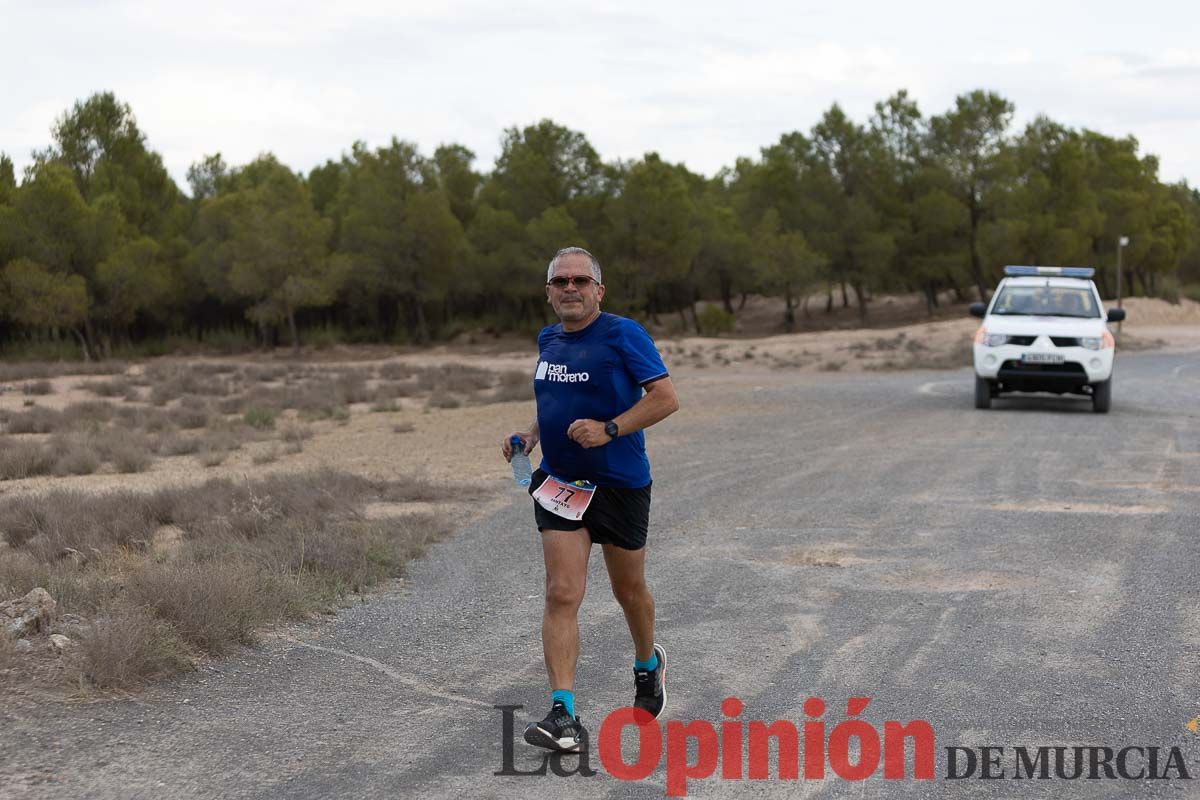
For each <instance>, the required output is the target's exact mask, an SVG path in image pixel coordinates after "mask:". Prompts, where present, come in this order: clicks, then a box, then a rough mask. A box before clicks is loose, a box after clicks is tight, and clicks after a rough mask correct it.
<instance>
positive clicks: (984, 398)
mask: <svg viewBox="0 0 1200 800" xmlns="http://www.w3.org/2000/svg"><path fill="white" fill-rule="evenodd" d="M975 407H976V408H991V407H992V383H991V381H988V380H985V379H984V378H981V377H979V376H978V375H976V376H975Z"/></svg>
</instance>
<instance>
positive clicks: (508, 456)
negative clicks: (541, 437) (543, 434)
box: [500, 431, 538, 461]
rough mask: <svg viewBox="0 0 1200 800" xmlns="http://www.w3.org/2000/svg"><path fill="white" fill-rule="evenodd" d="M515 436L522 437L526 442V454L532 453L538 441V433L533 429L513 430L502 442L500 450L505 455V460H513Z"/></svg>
mask: <svg viewBox="0 0 1200 800" xmlns="http://www.w3.org/2000/svg"><path fill="white" fill-rule="evenodd" d="M514 436H519V437H521V441H522V442H524V443H525V455H529V454H530V453H532V452H533V448H534V446H535V445H537V443H538V437H537V434H536V433H534V432H533V431H513V432H512V433H510V434H509V435H508V436H505V437H504V441H503V442H501V443H500V452H501V453H502V454H503V455H504V460H505V461H512V456H513V448H512V437H514Z"/></svg>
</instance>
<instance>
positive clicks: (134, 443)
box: [92, 428, 153, 473]
mask: <svg viewBox="0 0 1200 800" xmlns="http://www.w3.org/2000/svg"><path fill="white" fill-rule="evenodd" d="M92 441H93V443H94V445H95V448H96V452H97V453H99V454H100V457H101V458H103V459H104V460H105V461H108V462H109V463H111V464H112V465H113V467H115V468H116V470H117V472H122V473H128V472H145V471H146V470H147V469H149V468H150V464H151V462H152V461H153V459H152V458H151V452H152V451H153V445H152V443H151V442H150V440H149V439H148V438H147V437H146V436H145V434H142V433H140V432H138V431H120V430H117V429H115V428H112V429H108V430H105V431H101V432H99V433H98V434H96V436H94V437H93V439H92Z"/></svg>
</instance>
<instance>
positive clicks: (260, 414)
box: [242, 406, 275, 431]
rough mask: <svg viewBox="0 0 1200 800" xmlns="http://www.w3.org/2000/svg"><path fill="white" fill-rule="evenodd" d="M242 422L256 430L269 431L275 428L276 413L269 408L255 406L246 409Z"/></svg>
mask: <svg viewBox="0 0 1200 800" xmlns="http://www.w3.org/2000/svg"><path fill="white" fill-rule="evenodd" d="M242 421H243V422H245V423H246V424H247V425H249V426H250V427H251V428H254V429H256V430H260V431H268V430H271V429H272V428H274V427H275V412H274V411H273V410H271V409H269V408H260V407H258V406H254V407H251V408H247V409H246V413H245V414H243V415H242Z"/></svg>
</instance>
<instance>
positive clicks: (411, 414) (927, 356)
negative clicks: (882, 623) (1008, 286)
mask: <svg viewBox="0 0 1200 800" xmlns="http://www.w3.org/2000/svg"><path fill="white" fill-rule="evenodd" d="M1124 305H1125V308H1126V309H1127V311H1128V314H1129V317H1128V320H1127V321H1126V322H1125V323H1123V330H1122V332H1121V340H1120V341H1121V345H1120V347H1119V349H1120V348H1122V347H1123V348H1125V349H1127V350H1134V349H1138V350H1141V349H1160V350H1168V351H1177V350H1195V349H1200V303H1195V302H1192V301H1188V300H1185V301H1183V303H1182V304H1181V305H1170V304H1168V303H1166V302H1164V301H1161V300H1150V299H1143V298H1131V299H1129V300H1126V301H1125V304H1124ZM758 313H759V314H760V316H762V315H765V314H766V311H764V310H761V309H759V310H758ZM977 327H978V321H977V320H975V319H973V318H969V317H965V318H958V319H949V320H942V321H934V322H927V323H918V324H910V325H905V326H901V327H895V328H888V329H851V330H830V331H820V332H811V333H793V334H780V335H775V336H768V337H761V338H707V337H681V338H663V337H659V338H658V344H659V348H660V349H661V351H662V352H663V355H664V358H665V360H666V362H667V365H668V367H669V368H670V369H671V370H672V372H673V373H674V374H675V375H676V376H677V377H683V378H687V377H697V378H699V377H702V376H703V375H705V374H707V373H706V372H705V371H706V370H707V371H715V370H720V371H722V372H723V373H730V372H734V373H736V372H737V371H739V370H746V371H749V370H758V369H762V368H764V367H767V368H770V369H781V370H795V371H799V372H806V371H842V372H861V371H871V370H893V369H913V368H933V369H937V368H943V369H948V368H958V367H962V366H966V365H968V364H969V363H970V341H971V336H972V334H973V333H974V331H975V329H976V328H977ZM494 349H495V348H494V347H493V348H480V347H472V346H439V347H434V348H430V349H428V350H424V351H418V352H405V353H404V354H403V355H399V356H397V355H394V354H392V353H391V352H390V351H389V350H387V349H386V348H381V347H371V348H337V349H334V350H329V351H322V352H321V353H319V354H317V355H315V356H314V358H313V359H312V360H310V361H309V362H307V363H310V364H316V365H318V366H319V365H322V364H324V365H329V366H338V365H341V366H346V365H353V366H355V367H364V366H369V365H372V364H380V363H385V362H393V361H401V362H405V363H407V364H410V365H412V366H415V367H437V366H439V365H444V364H450V363H459V364H467V365H470V366H475V367H480V368H485V369H489V370H495V371H503V370H511V369H518V370H519V369H532V366H533V362H534V360H535V358H536V353H535V352H534V347H533V345H532V343H530V344H529V345H528V346H527V347H525V348H523V349H516V348H508V347H505V348H504V349H503V350H501V351H499V352H488V351H489V350H494ZM162 360H170V359H162ZM205 360H209V361H222V362H229V361H241V362H243V363H257V364H264V363H281V362H287V361H288V358H287V356H286V354H284V355H279V356H261V355H256V356H252V357H243V358H241V359H233V358H219V359H218V358H214V359H189V360H186V361H185V362H184V363H200V362H203V361H205ZM141 369H142V366H141V365H133V366H132V367H131V368H130V372H131V373H136V372H137V371H139V370H141ZM96 379H97V378H93V377H90V376H89V377H82V376H72V375H65V376H61V377H56V378H52V379H50V380H51V383H52V384H53V387H54V391H53V393H51V394H48V395H45V396H40V397H37V398H36V402H37V404H38V405H39V406H44V407H47V408H63V407H65V406H67V405H69V404H70V403H74V402H79V401H83V400H95V399H97V398H96V397H95V395H93V394H91V393H89V392H87V391H86V390H84V389H82V388H80V387H81V385H82V384H84V383H86V382H89V381H92V380H96ZM20 383H21V382H14V383H11V384H9V385H7V386H2V387H0V389H3V391H2V392H0V410H5V409H7V410H12V411H18V410H21V409H22V407H23V405H24V404H25V402H26V400H27V398H25V397H24V396H23V395H22V392H21V387H20ZM703 383H704V381H699V382H698V384H699V386H702V385H703ZM115 402H117V403H120V402H121V401H120V400H119V399H118V400H116V401H115ZM397 402H398V406H399V410H396V411H387V412H371V411H370V406H369V404H367V403H358V404H354V405H352V406H351V409H350V410H351V414H350V418H349V420H347V421H331V420H319V421H315V422H310V423H308V424H309V426H310V428H311V429H312V431H313V433H314V436H313V438H312V439H311V440H309V441H307V442H306V443H305V445H304V449H303V451H302V452H300V453H294V454H287V453H284V454H281V455H280V456H279V457H278V459H277V460H275V461H273V462H271V463H267V464H256V463H254V462H255V456H256V455H259V454H260V451H265V450H267V449H268V448H275V447H276V444H275V443H274V442H269V441H261V442H248V443H246V444H245V445H244V446H243V447H242V448H241V449H239V450H236V451H233V452H232V453H230V455H229V457H228V458H227V459H226V460H225V461H224V462H223V463H222V464H220V465H218V466H215V467H208V468H204V467H201V466H200V465H199V464H198V463H197V461H196V458H195V457H194V456H190V455H182V456H172V457H160V458H156V459H155V460H154V462H153V463H152V465H151V466H150V468H149V469H148V470H147V471H145V472H140V473H132V474H117V473H115V472H113V471H112V469H111V468H110V467H104V468H102V469H101V471H100V472H97V473H96V474H92V475H82V476H72V477H50V476H45V477H35V478H28V479H24V480H10V481H3V482H0V499H2V498H4V497H12V496H15V495H18V494H27V493H37V492H41V491H44V490H46V489H48V488H50V487H55V488H69V489H73V490H79V491H84V492H92V491H105V490H109V489H115V488H122V489H145V490H152V489H156V488H159V487H162V486H166V485H178V484H188V483H198V482H201V481H204V480H208V479H210V478H214V477H233V478H243V477H257V476H261V475H267V474H273V473H286V472H300V471H305V470H308V469H311V468H313V467H318V466H331V467H334V468H336V469H339V470H344V471H347V472H352V473H356V474H360V475H363V476H366V477H371V478H384V479H391V478H396V477H398V476H402V475H407V474H415V475H420V476H424V477H429V478H433V479H437V480H459V481H472V482H475V483H477V484H479V485H480V486H481V487H488V488H498V487H501V486H503V485H504V481H505V480H506V475H505V473H506V466H505V465H504V463H503V462H502V461H501V460H500V459H499V456H498V449H499V442H500V438H501V436H502V435H503V434H504V433H505V432H506V431H510V430H523V429H524V428H525V427H526V426H528V424H529V423H530V421H531V420H532V418H533V414H534V408H533V403H532V402H529V401H525V402H508V403H493V404H489V405H478V406H472V405H466V406H464V407H461V408H453V409H439V408H433V409H426V408H425V406H424V404H423V403H422V402H421V400H420V399H416V398H400V399H399V400H398V401H397ZM704 406H705V402H704V398H703V397H692V398H689V402H688V403H686V404H685V408H684V410H683V411H682V412H681V413H684V414H689V413H698V412H697V411H695V410H696V409H701V408H703V407H704ZM285 417H286V415H285ZM409 426H411V428H412V430H411V431H408V432H402V433H400V432H397V430H398V429H400V430H403V429H405V428H407V427H409ZM21 436H22V437H26V438H30V439H38V438H46V437H45V436H43V435H39V434H22V435H21Z"/></svg>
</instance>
